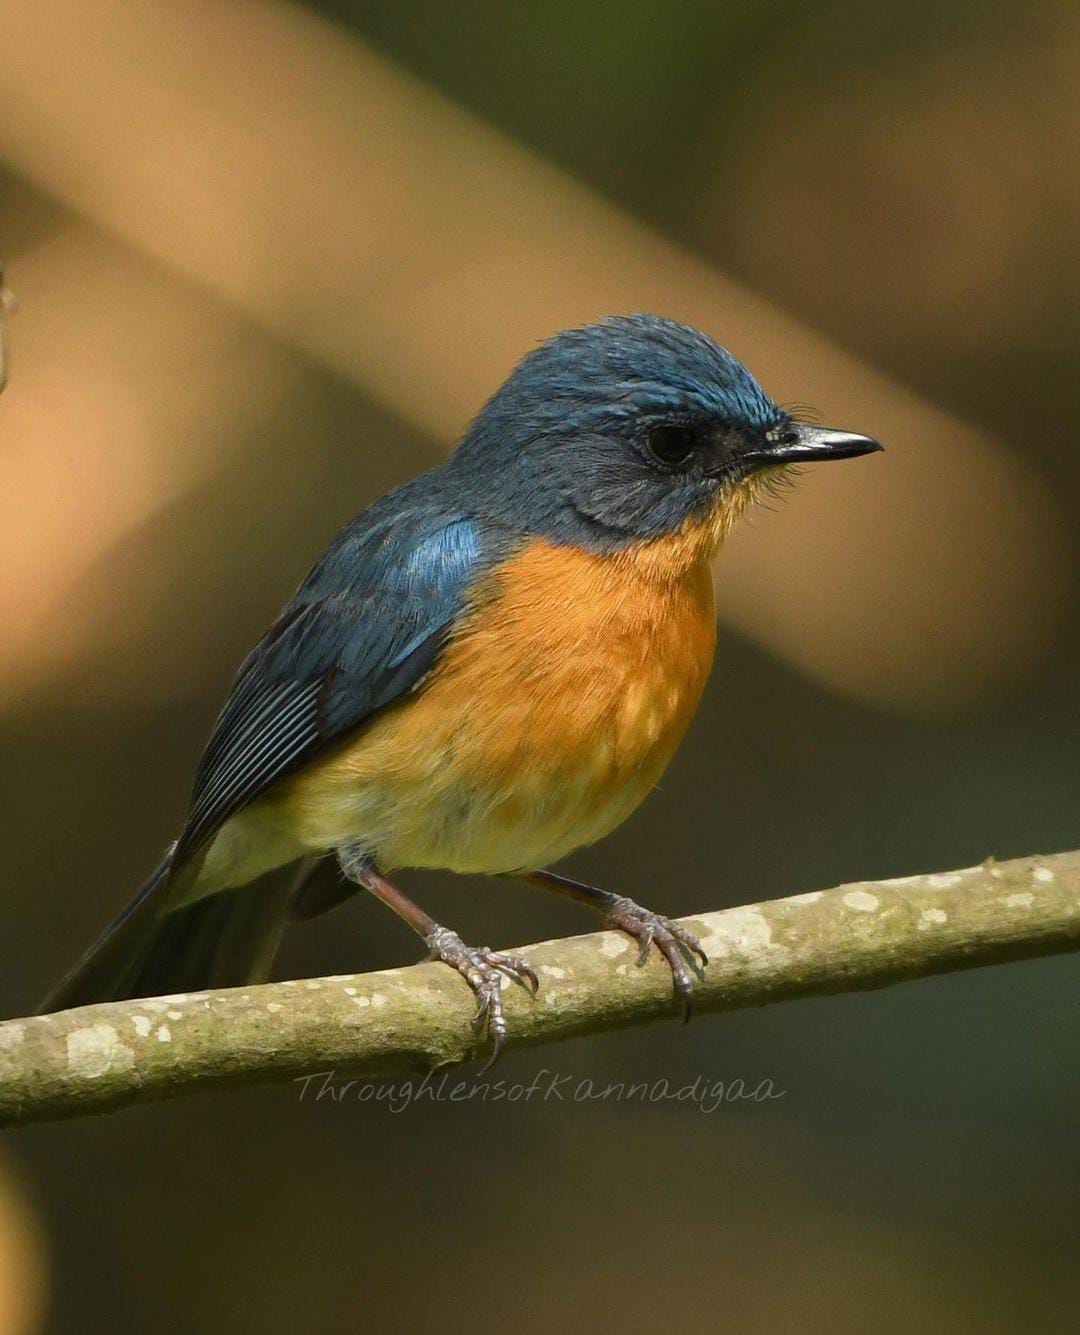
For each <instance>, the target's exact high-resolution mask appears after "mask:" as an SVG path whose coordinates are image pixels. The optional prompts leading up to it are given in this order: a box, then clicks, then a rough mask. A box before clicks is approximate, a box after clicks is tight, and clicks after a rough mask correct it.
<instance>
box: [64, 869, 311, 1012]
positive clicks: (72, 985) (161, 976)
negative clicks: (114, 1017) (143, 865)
mask: <svg viewBox="0 0 1080 1335" xmlns="http://www.w3.org/2000/svg"><path fill="white" fill-rule="evenodd" d="M171 873H172V850H171V849H170V851H169V852H168V853H167V854H166V855H165V857H164V858H163V859H162V861H161V863H160V864H159V865H158V866H157V867H156V868H155V869H154V871H153V873H152V874H151V876H150V878H149V880H148V881H147V882H146V884H145V885H144V886H143V887H142V889H141V890H140V891H139V893H138V894H137V895H136V896H135V898H134V899H133V900H132V902H131V903H130V904H129V905H128V907H127V908H126V909H125V910H124V911H123V913H121V914H120V916H119V917H118V918H116V919H115V920H114V921H113V922H112V923H111V924H110V925H109V926H108V927H107V928H106V929H105V931H104V932H103V933H102V934H101V936H100V937H99V938H98V939H97V940H96V941H95V942H94V944H93V945H92V946H91V947H90V949H89V950H88V951H87V952H86V954H85V955H83V957H82V959H80V960H79V962H78V963H77V964H76V965H75V967H74V968H73V969H72V970H71V971H70V972H69V973H68V974H67V976H66V977H65V978H64V979H63V980H62V981H61V982H60V983H59V985H58V986H57V987H55V988H54V989H53V991H52V992H50V993H49V995H48V996H47V997H46V998H45V1000H44V1001H43V1002H42V1004H41V1006H40V1008H39V1013H44V1012H47V1011H59V1010H69V1009H70V1008H71V1007H73V1006H88V1005H91V1004H92V1003H94V1002H98V1001H123V1000H125V999H127V998H129V997H153V996H167V995H169V994H171V993H175V992H191V991H197V990H200V989H202V988H207V987H242V986H243V985H244V984H246V983H255V982H263V981H265V979H266V978H267V977H268V976H269V973H270V968H271V965H272V964H273V961H274V956H275V955H276V954H277V950H278V946H279V944H280V941H281V934H282V931H283V930H284V926H285V921H286V915H287V912H288V904H289V900H290V898H291V895H292V879H291V876H288V875H284V876H283V875H282V874H280V873H275V874H274V875H273V876H272V877H266V878H263V879H262V880H261V881H258V882H256V883H255V884H253V885H249V886H243V887H241V888H240V889H238V890H224V891H221V892H219V893H218V894H215V895H211V896H208V897H207V898H205V899H200V900H197V901H196V902H195V903H194V904H188V905H185V906H184V907H182V908H176V909H169V908H168V892H169V887H170V881H171Z"/></svg>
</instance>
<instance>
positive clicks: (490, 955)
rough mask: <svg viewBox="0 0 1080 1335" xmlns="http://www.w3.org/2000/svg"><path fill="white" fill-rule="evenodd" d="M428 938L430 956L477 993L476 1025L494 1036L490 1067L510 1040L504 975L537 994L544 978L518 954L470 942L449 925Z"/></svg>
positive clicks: (474, 1020) (490, 1036)
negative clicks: (501, 953) (448, 966)
mask: <svg viewBox="0 0 1080 1335" xmlns="http://www.w3.org/2000/svg"><path fill="white" fill-rule="evenodd" d="M424 940H425V943H426V944H427V948H428V951H429V957H430V958H431V959H433V960H442V962H443V963H444V964H449V965H450V967H451V968H452V969H456V970H457V971H458V973H459V974H461V976H462V978H464V979H465V981H466V982H467V983H468V984H469V986H470V987H471V988H472V990H473V995H474V996H475V997H476V1014H475V1015H474V1016H473V1029H474V1030H475V1031H476V1032H477V1033H478V1034H487V1035H488V1037H489V1038H490V1039H491V1056H490V1057H489V1058H488V1059H487V1061H486V1062H485V1063H484V1065H483V1067H482V1069H483V1070H484V1071H486V1070H488V1069H489V1068H490V1067H491V1066H493V1065H494V1064H495V1062H496V1060H497V1059H498V1056H499V1053H500V1052H502V1050H503V1047H504V1045H505V1043H506V1015H505V1013H504V1011H503V1002H502V980H503V975H506V976H507V977H508V978H512V979H513V980H514V981H515V982H516V983H520V984H521V985H522V987H526V988H528V989H529V991H530V992H531V993H532V994H533V996H536V993H537V992H538V991H539V988H540V980H539V979H538V978H537V976H536V974H535V973H534V972H533V971H532V969H530V968H529V966H528V965H527V964H526V963H525V961H524V960H523V959H521V958H519V957H518V956H517V955H500V954H499V953H498V952H497V951H494V950H489V949H488V947H487V946H467V945H466V944H465V943H464V942H463V941H462V939H461V937H460V936H458V934H457V932H451V931H450V930H449V929H448V928H446V927H436V928H435V930H434V931H433V932H431V933H430V935H428V936H426V937H425V938H424Z"/></svg>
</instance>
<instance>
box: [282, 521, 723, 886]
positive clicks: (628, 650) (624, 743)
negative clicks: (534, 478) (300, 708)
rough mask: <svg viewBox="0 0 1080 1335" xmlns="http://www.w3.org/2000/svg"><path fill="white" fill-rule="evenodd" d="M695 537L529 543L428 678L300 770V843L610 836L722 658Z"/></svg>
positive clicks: (472, 863) (489, 859)
mask: <svg viewBox="0 0 1080 1335" xmlns="http://www.w3.org/2000/svg"><path fill="white" fill-rule="evenodd" d="M664 542H667V543H668V547H667V548H666V549H665V547H664V545H663V543H664ZM677 542H678V543H681V544H682V546H676V543H677ZM685 543H686V539H685V536H682V537H680V538H678V539H674V538H673V539H669V540H663V541H662V542H656V543H650V544H648V546H647V547H646V546H643V547H640V548H638V549H636V550H635V551H627V552H622V553H617V554H612V555H596V554H593V553H588V552H583V551H580V550H577V549H574V548H570V547H561V546H556V545H554V544H551V543H548V542H543V541H533V542H530V543H529V544H528V545H527V546H525V547H524V548H523V549H522V550H521V551H520V552H519V553H518V554H517V555H515V556H514V557H513V558H512V559H511V560H509V561H508V562H507V563H505V564H504V565H503V566H502V567H501V568H500V569H499V570H498V571H496V572H494V573H493V574H491V575H489V576H488V577H486V578H485V579H484V580H483V581H482V582H481V583H480V585H479V586H478V587H477V588H476V589H475V590H474V593H473V596H472V599H471V605H470V607H469V608H468V610H467V612H466V615H465V616H464V617H463V619H462V621H461V623H460V625H459V627H458V629H457V630H456V632H455V633H454V635H453V637H452V639H451V641H450V643H449V645H448V646H447V648H446V650H445V651H444V653H443V656H442V658H441V659H440V661H439V664H438V666H437V667H436V669H435V670H434V671H433V673H432V675H431V677H430V678H429V679H428V682H427V683H426V684H425V686H424V688H423V689H422V691H420V692H419V693H418V694H417V695H416V696H413V697H410V698H409V699H407V700H405V701H402V702H401V703H400V704H399V705H396V706H394V707H393V708H391V709H389V710H387V711H386V712H385V713H384V714H382V715H381V716H380V717H379V718H378V719H377V720H376V721H375V723H374V724H373V725H372V726H371V727H370V728H368V729H366V730H364V731H363V732H362V733H361V734H360V735H359V736H358V737H357V738H356V739H355V740H354V741H351V742H350V743H349V744H348V745H346V746H345V747H343V748H342V749H341V750H339V751H338V752H337V753H336V754H334V755H333V756H331V757H328V758H327V759H325V760H323V761H321V762H319V763H317V764H316V765H314V766H312V767H311V768H310V769H309V770H307V771H305V772H304V773H303V774H302V775H300V776H298V778H297V779H296V780H294V781H293V783H292V784H291V785H290V789H289V807H290V810H291V812H292V813H293V814H294V817H295V819H296V821H297V822H298V826H297V831H298V834H299V836H300V838H301V840H302V841H303V842H304V843H306V844H307V845H308V846H310V847H323V848H325V847H328V846H333V844H334V842H336V841H340V839H341V838H344V837H352V838H366V839H369V840H370V842H371V846H372V847H373V848H374V849H375V850H376V852H377V853H378V855H379V857H380V858H381V860H382V862H383V864H384V866H391V865H402V864H404V865H411V866H439V867H449V868H451V869H453V870H459V871H470V870H471V871H500V870H512V869H516V868H523V867H536V866H539V865H542V864H543V863H545V862H548V861H553V860H555V859H556V858H558V857H561V856H563V855H564V854H565V853H567V852H569V851H570V850H571V849H572V848H574V847H576V846H578V845H581V844H584V843H588V842H591V841H592V840H594V839H597V838H599V837H600V836H601V835H603V834H605V833H607V832H608V831H609V830H610V829H612V828H613V827H614V826H615V825H617V824H618V823H619V822H620V821H622V820H623V819H625V817H626V816H627V815H628V814H629V812H630V811H631V810H633V808H634V807H635V806H636V805H637V804H638V803H639V802H640V801H641V799H642V798H643V797H644V796H645V795H646V794H647V793H648V792H649V790H650V789H651V788H652V787H653V786H654V785H655V783H656V781H657V779H658V778H659V776H660V774H661V773H662V771H663V769H664V768H665V766H666V765H667V763H668V761H669V760H670V759H671V756H672V754H673V753H674V751H675V748H676V746H677V745H678V743H679V741H680V739H681V737H682V735H683V733H684V731H685V729H686V726H687V724H688V723H689V721H690V718H691V717H692V715H693V712H694V709H695V707H696V706H697V703H698V700H699V698H700V695H701V691H702V688H703V686H704V684H705V679H706V677H707V675H708V671H709V668H710V666H711V663H712V657H713V650H714V646H715V637H716V622H715V614H714V608H713V591H712V580H711V575H710V572H709V568H708V565H707V562H706V560H705V559H704V555H705V553H704V551H703V552H702V559H693V560H689V561H688V560H687V551H686V548H685ZM345 827H348V828H345Z"/></svg>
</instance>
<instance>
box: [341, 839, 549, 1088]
mask: <svg viewBox="0 0 1080 1335" xmlns="http://www.w3.org/2000/svg"><path fill="white" fill-rule="evenodd" d="M338 863H339V864H340V866H341V870H342V871H343V872H344V874H345V875H346V876H347V877H348V879H349V880H350V881H353V882H354V883H355V884H356V885H359V886H362V887H363V888H364V889H365V890H370V891H371V893H372V894H373V895H375V896H376V898H378V899H381V900H382V902H383V903H384V904H387V905H388V906H389V907H390V908H392V909H393V910H394V912H395V913H396V914H397V915H398V917H399V918H401V919H402V920H403V921H404V922H406V923H408V925H409V926H410V927H411V928H412V929H413V931H414V932H416V933H417V935H418V936H420V937H422V938H423V941H424V944H425V945H426V946H427V948H428V954H429V957H430V958H431V959H433V960H441V961H442V962H443V963H444V964H449V965H450V967H451V968H452V969H456V970H457V972H458V973H459V974H461V976H462V978H464V979H465V981H466V982H467V983H468V984H469V986H470V987H471V988H472V991H473V995H474V996H475V997H476V1014H475V1016H474V1017H473V1029H474V1030H475V1031H476V1032H477V1033H478V1034H484V1033H486V1034H488V1035H489V1037H490V1038H491V1056H490V1057H489V1058H488V1060H487V1062H486V1063H485V1064H484V1067H483V1069H484V1070H485V1071H486V1070H487V1069H488V1067H490V1066H491V1065H492V1064H493V1063H494V1062H495V1060H496V1058H497V1057H498V1056H499V1053H500V1052H502V1050H503V1046H504V1044H505V1043H506V1016H505V1014H504V1012H503V1003H502V975H503V974H506V975H507V976H508V977H510V978H512V979H513V980H514V981H515V982H518V983H521V984H522V986H523V987H527V988H529V989H530V990H531V992H532V993H533V995H534V996H535V995H536V992H537V990H538V989H539V986H540V980H539V979H538V978H537V976H536V974H535V973H533V971H532V969H530V968H529V966H528V965H527V964H526V963H525V961H524V960H523V959H520V958H519V957H518V956H517V955H501V954H499V953H498V952H497V951H494V950H491V949H489V948H488V947H487V946H467V945H465V943H464V942H463V941H462V939H461V937H460V936H458V934H457V932H452V931H450V929H449V928H448V927H443V926H441V925H440V924H439V923H437V922H436V921H435V919H434V918H432V917H431V916H430V915H429V914H427V913H425V912H424V910H423V909H422V908H420V906H419V905H418V904H414V903H413V901H412V900H411V899H410V898H409V897H408V895H406V894H404V893H403V892H402V891H401V890H399V889H398V888H397V886H396V885H394V883H393V882H392V881H388V880H387V879H386V877H385V876H383V874H382V873H381V872H380V871H379V869H378V868H377V867H376V866H375V862H374V859H373V858H372V856H371V854H370V853H369V852H367V850H366V849H363V848H359V847H357V846H355V845H346V846H345V847H343V848H339V849H338Z"/></svg>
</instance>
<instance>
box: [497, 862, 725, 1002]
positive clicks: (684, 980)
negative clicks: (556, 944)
mask: <svg viewBox="0 0 1080 1335" xmlns="http://www.w3.org/2000/svg"><path fill="white" fill-rule="evenodd" d="M512 875H513V877H514V879H515V880H517V881H524V882H525V883H526V884H527V885H535V886H536V887H537V888H538V889H540V890H554V891H555V893H556V894H558V895H565V896H566V897H567V898H568V899H576V900H577V901H578V903H579V904H587V905H588V906H589V908H591V909H595V910H596V912H597V913H599V914H600V922H601V925H602V926H604V927H616V928H618V929H619V930H620V931H623V932H626V933H627V934H628V935H629V936H632V937H633V938H634V940H635V941H636V942H637V943H638V946H639V947H640V949H639V951H638V958H637V962H638V967H639V968H640V967H641V966H642V965H643V964H644V963H645V962H646V960H647V959H648V958H649V947H650V946H653V945H655V946H656V948H657V950H659V952H660V954H661V955H663V957H664V959H665V960H667V962H668V967H669V968H670V969H671V981H672V985H673V986H674V989H675V995H676V996H677V997H678V998H679V1000H680V1001H681V1002H682V1008H683V1023H684V1024H685V1023H686V1021H687V1020H689V1018H690V1001H691V997H692V996H693V991H694V980H693V977H692V976H691V973H690V970H691V969H693V971H694V972H695V973H696V974H697V975H698V977H701V975H702V971H703V970H704V968H705V966H706V965H707V964H708V962H709V957H708V955H706V954H705V952H704V950H702V948H701V943H700V942H699V941H698V939H697V937H696V936H694V934H693V933H692V932H688V931H687V930H686V928H685V927H680V925H679V924H678V923H677V922H674V921H673V920H672V919H671V918H665V917H664V916H663V915H662V914H660V913H653V912H651V911H650V910H649V909H643V908H642V907H641V905H640V904H635V903H634V901H633V900H632V899H627V898H626V896H625V895H614V894H612V893H611V891H610V890H600V889H598V888H597V887H596V886H595V885H586V884H585V882H584V881H574V880H571V878H570V877H569V876H559V875H557V874H556V873H555V872H553V871H523V872H514V873H512ZM695 957H696V958H695ZM688 966H689V967H688Z"/></svg>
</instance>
